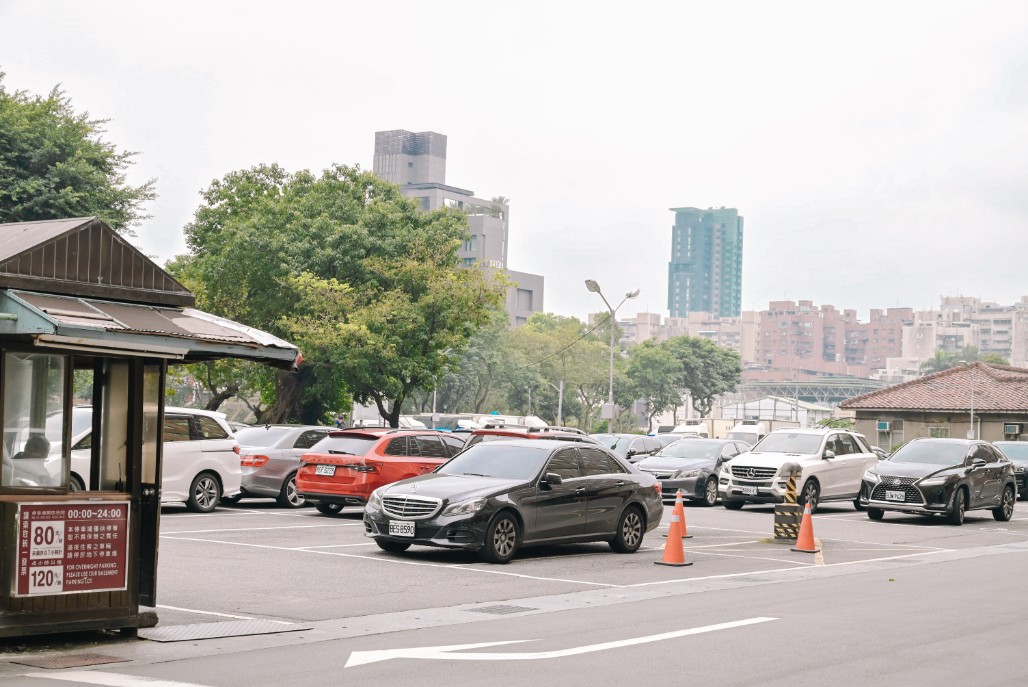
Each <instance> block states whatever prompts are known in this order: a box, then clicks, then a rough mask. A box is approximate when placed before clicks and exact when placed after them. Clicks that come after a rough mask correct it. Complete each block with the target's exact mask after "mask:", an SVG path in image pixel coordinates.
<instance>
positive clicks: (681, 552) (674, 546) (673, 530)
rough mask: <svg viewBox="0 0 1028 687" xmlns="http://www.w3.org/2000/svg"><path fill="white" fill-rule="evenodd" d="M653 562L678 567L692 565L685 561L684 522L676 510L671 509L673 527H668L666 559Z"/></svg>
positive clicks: (665, 546)
mask: <svg viewBox="0 0 1028 687" xmlns="http://www.w3.org/2000/svg"><path fill="white" fill-rule="evenodd" d="M653 563H654V565H670V566H673V567H676V568H681V567H684V566H686V565H692V563H686V562H685V549H684V548H683V547H682V524H681V521H680V520H679V519H678V513H677V512H676V511H671V527H669V528H668V531H667V543H665V544H664V560H662V561H653Z"/></svg>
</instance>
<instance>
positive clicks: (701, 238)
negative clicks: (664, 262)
mask: <svg viewBox="0 0 1028 687" xmlns="http://www.w3.org/2000/svg"><path fill="white" fill-rule="evenodd" d="M671 211H672V212H674V213H675V224H674V226H673V227H672V229H671V261H670V262H669V263H668V311H669V312H670V313H671V317H685V316H687V315H688V314H689V313H691V312H703V313H712V314H713V315H714V316H716V317H738V316H739V313H740V312H741V310H742V238H743V234H742V225H743V218H742V217H740V216H739V211H738V210H736V209H735V208H724V207H722V208H718V209H714V208H709V209H707V210H700V209H699V208H671Z"/></svg>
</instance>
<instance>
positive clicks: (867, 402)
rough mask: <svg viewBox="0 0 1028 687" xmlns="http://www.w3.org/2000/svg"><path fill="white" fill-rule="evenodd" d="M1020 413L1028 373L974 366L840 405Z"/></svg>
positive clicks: (1027, 395) (1026, 398)
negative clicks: (972, 406) (972, 401)
mask: <svg viewBox="0 0 1028 687" xmlns="http://www.w3.org/2000/svg"><path fill="white" fill-rule="evenodd" d="M972 398H973V399H974V409H975V411H976V412H977V411H981V412H987V413H988V412H992V413H1004V412H1007V413H1010V412H1016V413H1023V412H1024V409H1025V408H1028V370H1026V369H1022V368H1019V367H1008V366H1006V365H991V364H989V363H981V362H977V363H974V364H972V365H961V366H959V367H951V368H950V369H948V370H943V371H942V372H936V373H935V374H930V375H926V376H924V377H921V378H920V379H915V380H912V381H909V382H904V383H903V384H897V385H895V386H888V387H885V388H884V389H879V390H877V391H872V392H871V393H869V394H864V395H863V396H857V397H855V398H851V399H849V400H846V401H843V402H842V403H840V404H839V407H840V408H844V409H846V410H938V411H958V412H967V411H968V410H969V409H970V408H971V399H972Z"/></svg>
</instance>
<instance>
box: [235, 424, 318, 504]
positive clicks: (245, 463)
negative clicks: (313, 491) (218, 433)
mask: <svg viewBox="0 0 1028 687" xmlns="http://www.w3.org/2000/svg"><path fill="white" fill-rule="evenodd" d="M333 429H335V428H334V427H318V426H313V425H259V426H257V427H247V428H245V429H241V430H239V431H238V432H236V441H237V442H239V464H240V467H241V468H242V471H243V482H242V489H243V491H242V493H241V494H240V495H239V497H237V498H234V499H230V500H228V502H229V503H235V502H236V501H238V500H239V499H240V498H273V499H276V500H277V501H278V504H279V505H280V506H283V507H285V508H300V507H301V506H304V505H306V501H307V500H306V499H305V498H304V497H303V496H301V495H300V494H297V493H296V471H297V470H298V469H299V468H300V456H301V455H303V454H304V453H306V452H307V451H308V450H310V448H311V447H312V446H314V444H316V443H318V442H319V441H321V440H322V439H323V438H325V436H326V435H327V434H328V433H329V432H331V431H332V430H333ZM223 500H225V499H223Z"/></svg>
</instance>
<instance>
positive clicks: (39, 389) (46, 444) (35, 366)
mask: <svg viewBox="0 0 1028 687" xmlns="http://www.w3.org/2000/svg"><path fill="white" fill-rule="evenodd" d="M67 372H68V365H67V358H66V357H65V356H61V355H46V354H40V353H13V352H6V353H4V357H3V389H4V392H3V422H4V435H3V447H2V450H3V475H2V479H0V483H2V485H3V486H4V487H21V488H33V487H40V488H49V489H53V488H59V487H64V486H66V484H65V480H66V479H67V475H68V468H67V459H66V458H65V454H66V453H67V451H65V450H63V439H64V429H63V428H64V414H65V409H66V407H67V403H66V398H65V390H66V389H67V383H66V382H67V380H66V375H67ZM48 430H49V431H48Z"/></svg>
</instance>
